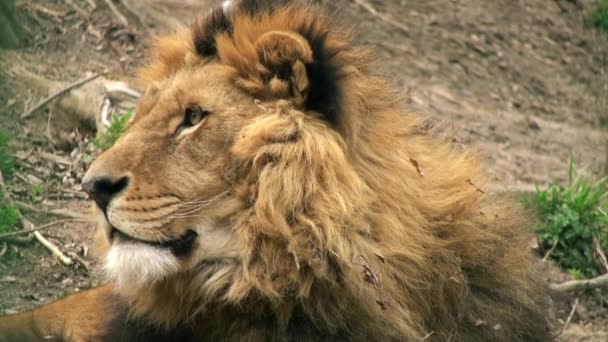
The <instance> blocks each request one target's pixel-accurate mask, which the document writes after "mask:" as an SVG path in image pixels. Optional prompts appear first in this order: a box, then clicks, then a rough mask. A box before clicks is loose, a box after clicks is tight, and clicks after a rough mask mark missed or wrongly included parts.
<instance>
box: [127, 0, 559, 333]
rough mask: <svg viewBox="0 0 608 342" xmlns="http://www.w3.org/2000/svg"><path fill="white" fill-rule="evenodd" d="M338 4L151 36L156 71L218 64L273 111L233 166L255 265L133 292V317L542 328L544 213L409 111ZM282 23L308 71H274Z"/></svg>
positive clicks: (209, 21)
mask: <svg viewBox="0 0 608 342" xmlns="http://www.w3.org/2000/svg"><path fill="white" fill-rule="evenodd" d="M333 16H334V14H333V13H331V12H328V11H327V10H325V9H324V8H322V7H320V6H317V5H309V4H306V3H304V2H290V3H289V4H287V2H285V1H257V2H256V1H240V2H236V4H233V6H232V9H230V10H228V11H224V10H222V9H221V8H220V9H217V10H215V11H213V12H212V13H211V14H210V15H209V16H207V17H206V18H204V19H202V20H200V21H199V22H197V23H196V24H195V26H194V28H193V30H192V31H191V32H187V33H179V34H177V35H174V36H171V37H168V38H163V39H161V40H159V42H158V43H157V44H156V46H155V48H154V51H155V52H153V59H152V61H151V62H150V65H149V66H148V67H147V68H146V69H144V70H143V71H142V73H141V75H142V79H143V81H144V83H148V84H149V83H153V82H156V81H159V80H162V79H166V78H169V77H172V76H173V75H174V74H175V73H176V72H177V71H178V70H180V68H182V67H183V66H185V65H189V66H196V65H197V64H201V65H203V64H206V63H221V64H223V65H224V66H225V75H226V77H227V78H229V79H231V80H232V81H233V82H234V83H235V84H236V85H237V86H239V87H240V88H241V89H243V91H244V92H246V93H248V94H250V95H251V96H253V97H255V98H257V99H260V100H261V102H262V103H261V104H260V106H263V107H264V108H265V110H267V111H268V115H265V116H263V117H260V118H259V119H256V120H255V121H254V122H253V123H252V124H250V125H248V126H247V127H246V128H245V129H243V131H242V132H240V134H239V135H238V136H237V138H236V140H235V141H234V144H233V146H232V148H231V151H230V152H231V154H232V157H231V161H232V162H231V164H230V165H226V173H227V174H231V175H238V177H235V179H239V182H238V183H236V184H234V191H235V193H236V194H237V196H238V197H239V198H240V199H242V200H243V202H245V203H248V206H246V207H245V208H244V209H243V210H241V211H239V212H238V213H236V214H235V215H233V217H232V218H231V220H232V221H231V222H233V230H234V232H235V235H236V236H237V237H238V239H239V244H240V247H241V250H242V258H243V260H242V263H240V264H235V263H224V264H222V263H218V264H215V265H208V267H205V268H200V269H199V270H198V273H193V274H185V275H181V276H180V277H179V278H172V279H171V280H167V281H165V282H162V283H160V284H158V285H156V286H154V287H152V288H150V289H147V290H142V289H137V290H135V289H134V290H133V291H131V292H129V291H128V290H127V291H126V292H125V296H126V299H127V302H128V304H129V306H130V308H131V312H132V314H133V315H136V316H137V315H145V316H147V317H148V318H149V319H151V320H152V321H154V322H158V323H160V324H164V325H166V326H168V327H174V326H176V325H179V324H181V323H183V322H194V321H195V320H196V319H195V317H198V315H202V316H203V317H206V316H208V317H209V318H206V319H207V320H209V322H207V323H205V324H207V327H208V326H213V325H215V326H217V325H223V326H225V327H226V329H228V330H227V331H236V330H238V329H239V326H240V325H242V324H244V323H243V322H244V321H245V320H247V319H249V318H247V317H272V320H273V321H276V322H277V323H276V325H272V328H271V327H270V325H269V326H267V327H261V328H260V329H262V330H264V329H266V330H269V329H270V330H272V329H276V332H275V333H276V335H274V336H275V338H277V339H278V338H279V337H280V336H282V335H281V331H284V330H285V329H288V327H290V326H291V325H292V324H294V323H293V322H294V321H298V320H299V322H303V321H306V322H309V323H308V324H309V325H304V326H303V328H302V332H301V334H302V336H303V337H302V339H306V336H308V337H310V338H313V339H314V338H316V339H322V340H323V339H328V338H330V337H331V338H336V339H339V337H338V336H343V337H344V336H346V337H347V338H350V339H356V340H359V339H361V340H363V339H372V340H393V339H394V340H420V339H422V338H424V337H425V336H426V337H427V338H428V340H438V341H444V340H466V341H497V340H504V341H518V340H525V341H536V340H539V341H540V340H546V339H547V338H548V336H549V335H548V332H547V330H546V326H547V323H546V320H545V314H546V305H547V303H546V299H545V295H544V287H543V286H542V284H541V282H540V281H539V280H538V279H537V276H536V271H535V267H534V264H533V260H532V258H531V256H530V253H529V250H528V247H527V246H528V245H529V239H530V234H529V232H528V229H529V227H530V222H531V220H530V219H529V218H528V216H527V215H526V214H525V213H523V212H522V209H520V208H519V207H518V206H517V204H515V203H514V202H513V201H511V200H509V199H506V198H499V197H496V196H487V195H486V193H485V191H484V189H486V184H487V181H486V179H485V177H484V175H483V174H482V173H481V172H480V167H479V163H478V161H477V159H476V157H475V156H474V154H472V153H469V152H466V151H462V150H461V149H458V148H455V147H454V146H452V145H451V144H450V142H449V141H447V140H446V139H442V138H438V137H436V136H433V135H432V134H431V133H430V132H429V130H428V121H427V119H426V118H424V117H421V116H420V115H417V114H414V113H411V112H407V111H404V110H402V109H401V108H400V107H399V104H398V103H397V102H396V101H395V98H397V97H396V96H395V94H394V92H393V91H392V90H390V87H388V86H387V85H386V84H385V82H384V81H383V80H381V79H380V78H378V77H376V76H374V75H373V70H374V63H373V62H372V60H371V58H370V53H369V51H368V50H367V49H364V48H360V47H357V46H355V45H354V44H353V43H352V39H351V35H350V34H349V31H345V30H341V29H339V27H338V26H336V24H335V23H334V20H332V18H333ZM272 32H287V33H286V34H287V35H289V37H290V39H292V40H294V41H296V42H300V39H303V40H302V41H304V42H305V43H306V44H307V45H306V44H304V45H303V46H304V47H302V48H301V49H300V48H299V47H296V48H294V49H295V50H297V51H296V52H293V53H298V58H300V60H301V61H302V63H303V64H304V65H305V70H304V69H302V70H300V71H298V70H297V68H296V67H294V70H295V71H293V74H290V75H286V76H285V75H284V76H283V77H278V78H274V77H272V72H271V71H269V68H271V67H272V68H275V67H276V68H277V70H278V71H277V72H278V73H280V72H281V70H283V69H281V68H282V67H284V66H281V65H280V64H281V61H282V58H284V57H285V56H284V55H282V54H278V55H273V54H272V48H273V46H274V47H276V46H279V44H280V43H276V45H273V44H272V42H270V43H267V42H263V43H264V44H269V45H268V46H267V47H266V48H265V49H267V50H264V51H267V52H268V53H259V51H260V50H259V45H260V44H261V43H259V41H260V39H261V38H262V37H265V35H267V34H269V33H272ZM298 44H299V43H298ZM305 45H306V46H309V50H307V48H306V47H305ZM290 51H291V50H290ZM309 53H310V54H309ZM273 58H274V59H275V60H273ZM269 65H270V66H271V67H269ZM294 65H295V64H294ZM298 72H304V73H305V76H306V77H305V79H306V82H300V81H299V79H298V77H300V76H302V75H300V76H298ZM269 75H270V76H269ZM290 77H291V78H290ZM302 77H303V76H302ZM290 80H291V81H290ZM298 82H300V83H298ZM292 83H293V84H292ZM294 84H295V85H294ZM251 106H254V104H253V102H252V103H251ZM160 307H162V308H163V309H162V310H159V309H158V308H160ZM303 317H305V318H306V319H304V318H303ZM231 329H232V330H231ZM282 329H283V330H282ZM294 329H296V328H294ZM306 329H309V331H304V330H306ZM201 333H202V334H205V330H204V329H201ZM260 334H262V333H260ZM207 336H208V335H207ZM255 336H258V337H259V336H268V335H250V336H249V337H250V338H255ZM216 337H218V338H220V337H221V336H216ZM224 337H225V336H224ZM210 339H211V338H210Z"/></svg>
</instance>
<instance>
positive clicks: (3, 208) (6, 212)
mask: <svg viewBox="0 0 608 342" xmlns="http://www.w3.org/2000/svg"><path fill="white" fill-rule="evenodd" d="M20 219H21V216H20V215H19V211H18V210H17V208H15V207H13V206H12V205H8V204H6V203H5V202H4V193H2V192H1V191H0V234H2V233H7V232H10V231H12V230H14V229H15V227H16V226H17V224H18V223H19V220H20Z"/></svg>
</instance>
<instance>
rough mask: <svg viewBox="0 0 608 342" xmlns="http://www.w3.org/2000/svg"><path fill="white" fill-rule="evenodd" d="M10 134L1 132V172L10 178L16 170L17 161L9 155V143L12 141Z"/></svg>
mask: <svg viewBox="0 0 608 342" xmlns="http://www.w3.org/2000/svg"><path fill="white" fill-rule="evenodd" d="M10 140H11V139H10V137H9V136H8V134H6V133H4V132H1V131H0V172H2V175H3V176H7V177H10V176H11V175H12V174H13V170H14V168H15V161H14V160H13V158H12V157H11V155H10V154H9V153H8V143H9V141H10Z"/></svg>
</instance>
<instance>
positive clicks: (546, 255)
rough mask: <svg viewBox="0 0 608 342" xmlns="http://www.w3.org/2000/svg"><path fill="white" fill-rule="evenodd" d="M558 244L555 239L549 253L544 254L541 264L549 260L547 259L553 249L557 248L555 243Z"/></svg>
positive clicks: (557, 240)
mask: <svg viewBox="0 0 608 342" xmlns="http://www.w3.org/2000/svg"><path fill="white" fill-rule="evenodd" d="M558 242H559V239H556V240H555V241H553V245H552V246H551V248H550V249H549V251H548V252H547V254H545V256H544V257H543V262H545V261H547V259H549V257H550V256H551V254H552V253H553V251H554V250H555V247H557V243H558Z"/></svg>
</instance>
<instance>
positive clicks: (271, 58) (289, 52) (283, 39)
mask: <svg viewBox="0 0 608 342" xmlns="http://www.w3.org/2000/svg"><path fill="white" fill-rule="evenodd" d="M252 48H253V51H251V52H252V54H255V56H252V57H254V60H255V65H252V64H249V63H247V64H249V68H247V70H243V69H241V73H240V77H239V78H238V79H237V84H238V85H239V86H241V87H242V88H243V89H245V90H246V91H248V92H249V93H251V94H252V95H254V96H256V97H258V98H260V99H263V100H271V99H290V100H292V101H293V103H294V104H295V105H296V106H303V105H304V102H305V101H306V97H307V95H308V92H309V88H310V81H309V78H308V75H307V70H306V65H308V64H310V63H312V61H313V53H312V49H311V47H310V45H309V44H308V42H307V41H306V39H304V37H302V36H301V35H299V34H298V33H296V32H291V31H270V32H266V33H264V34H263V35H261V36H260V37H259V38H257V39H256V40H255V41H254V42H253V46H252ZM241 66H242V64H241ZM243 71H244V72H243Z"/></svg>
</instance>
